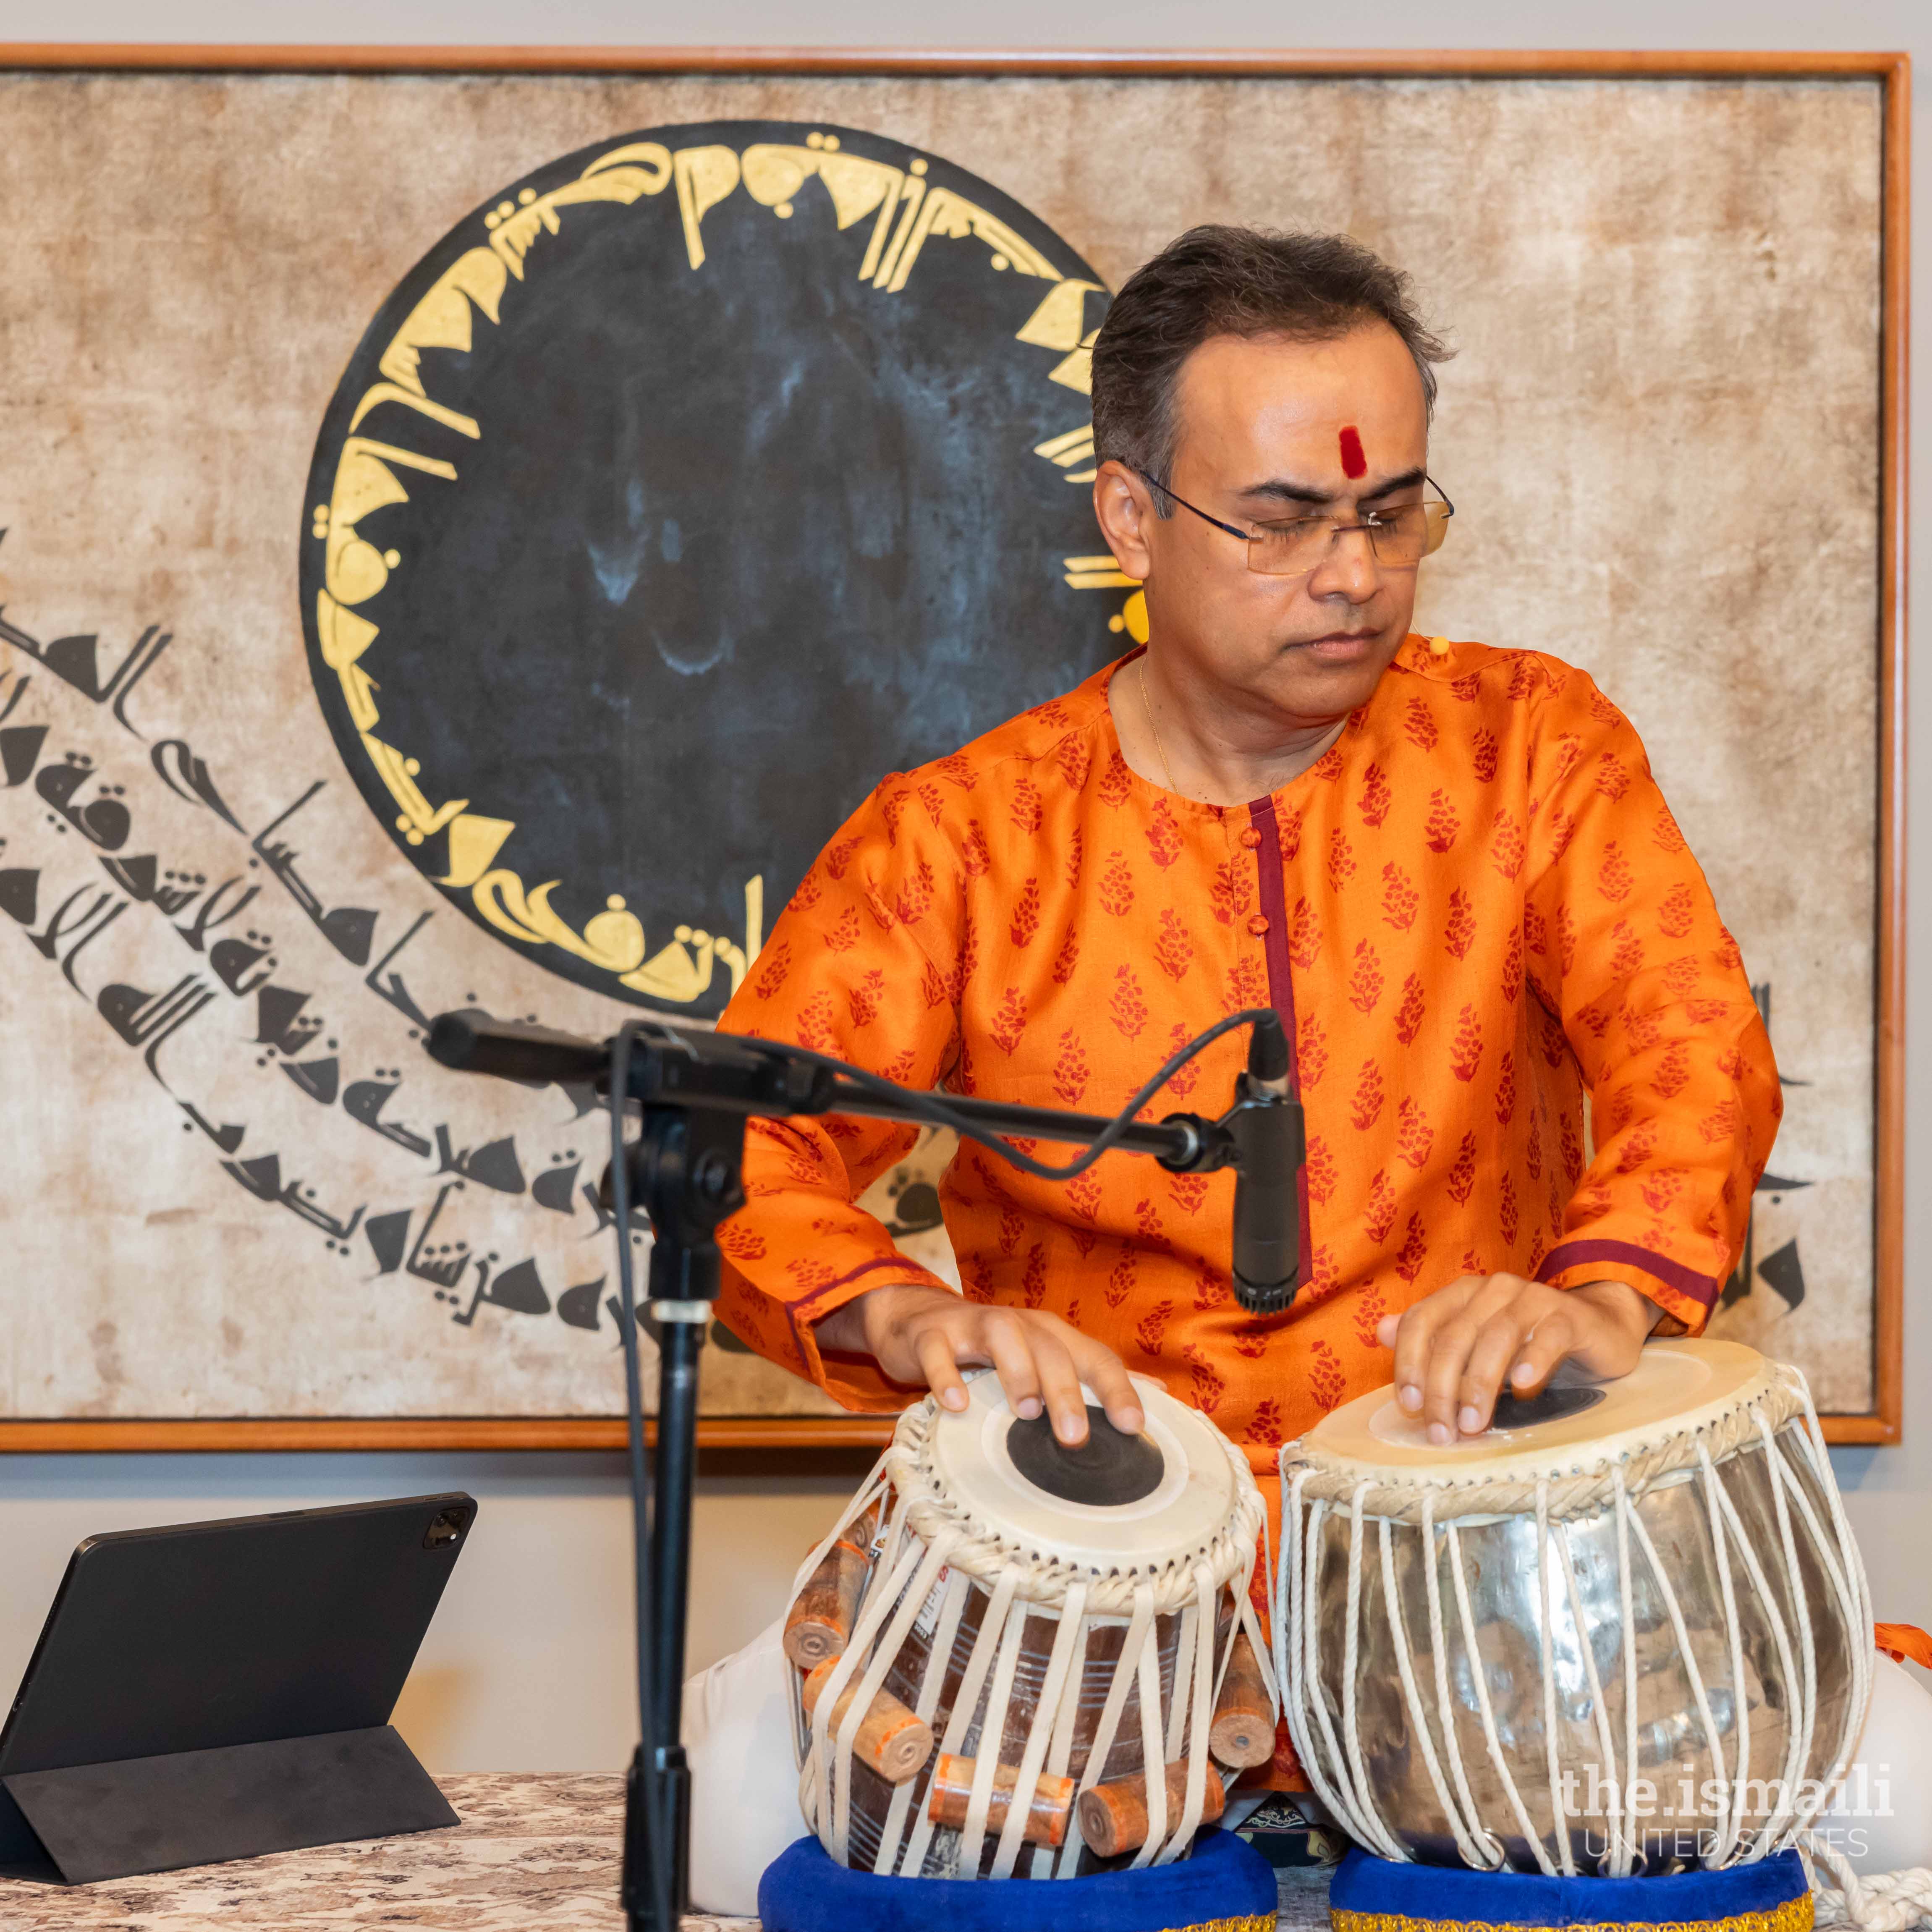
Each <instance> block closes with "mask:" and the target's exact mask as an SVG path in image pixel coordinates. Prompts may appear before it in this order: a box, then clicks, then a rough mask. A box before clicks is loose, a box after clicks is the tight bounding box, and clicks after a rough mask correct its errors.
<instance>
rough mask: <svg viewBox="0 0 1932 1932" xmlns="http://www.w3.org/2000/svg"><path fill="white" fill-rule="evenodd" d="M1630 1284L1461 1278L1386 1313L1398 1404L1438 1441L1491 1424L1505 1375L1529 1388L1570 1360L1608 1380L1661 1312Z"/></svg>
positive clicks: (1522, 1390) (1626, 1364)
mask: <svg viewBox="0 0 1932 1932" xmlns="http://www.w3.org/2000/svg"><path fill="white" fill-rule="evenodd" d="M1662 1312H1663V1311H1662V1310H1660V1309H1659V1308H1658V1307H1657V1305H1656V1304H1655V1303H1654V1302H1652V1301H1646V1299H1645V1298H1644V1297H1643V1295H1640V1294H1639V1293H1638V1292H1637V1290H1636V1289H1634V1288H1632V1287H1631V1286H1630V1285H1629V1283H1627V1282H1621V1281H1593V1282H1589V1283H1585V1284H1584V1285H1583V1286H1581V1287H1579V1288H1551V1287H1550V1286H1547V1284H1546V1283H1542V1282H1539V1281H1526V1280H1524V1279H1523V1277H1522V1276H1521V1275H1517V1274H1466V1275H1464V1276H1463V1277H1462V1279H1461V1280H1460V1281H1452V1282H1451V1283H1450V1284H1449V1286H1448V1287H1447V1288H1442V1289H1437V1290H1436V1292H1435V1293H1434V1294H1433V1295H1429V1296H1427V1297H1426V1298H1424V1300H1422V1301H1418V1303H1417V1304H1415V1307H1413V1308H1412V1309H1410V1310H1409V1311H1408V1312H1407V1313H1406V1314H1403V1315H1400V1316H1397V1315H1389V1316H1384V1317H1383V1318H1382V1322H1381V1323H1380V1324H1379V1326H1378V1327H1377V1328H1376V1340H1378V1341H1379V1342H1380V1343H1382V1346H1383V1347H1384V1348H1385V1349H1394V1351H1395V1390H1396V1400H1397V1401H1398V1402H1400V1403H1401V1404H1402V1406H1403V1408H1404V1409H1406V1410H1407V1411H1408V1412H1409V1414H1410V1415H1416V1416H1419V1417H1421V1418H1422V1420H1423V1421H1426V1422H1427V1424H1428V1425H1429V1439H1430V1442H1434V1443H1436V1444H1439V1445H1442V1444H1446V1443H1450V1442H1454V1441H1455V1440H1456V1439H1457V1436H1458V1435H1459V1434H1460V1435H1463V1436H1476V1435H1480V1434H1481V1432H1482V1431H1483V1430H1485V1429H1487V1428H1488V1427H1489V1426H1490V1415H1491V1414H1492V1412H1493V1411H1494V1409H1495V1408H1496V1395H1497V1392H1498V1391H1499V1390H1500V1389H1501V1388H1502V1386H1503V1381H1504V1378H1505V1376H1508V1380H1509V1385H1510V1388H1511V1391H1513V1392H1514V1394H1517V1395H1529V1394H1534V1393H1535V1391H1537V1390H1538V1389H1540V1388H1542V1387H1543V1385H1544V1383H1545V1382H1547V1381H1549V1379H1550V1376H1552V1375H1553V1374H1554V1373H1556V1368H1557V1367H1558V1365H1559V1364H1560V1363H1562V1362H1565V1361H1574V1363H1576V1364H1577V1366H1578V1367H1580V1368H1581V1369H1583V1370H1585V1371H1586V1373H1589V1374H1590V1375H1592V1376H1598V1377H1600V1378H1601V1379H1604V1380H1605V1381H1610V1380H1613V1379H1615V1378H1616V1377H1617V1376H1627V1375H1628V1374H1629V1373H1630V1372H1631V1370H1633V1369H1634V1368H1635V1367H1637V1357H1638V1356H1639V1355H1640V1354H1641V1353H1642V1352H1643V1344H1644V1339H1645V1337H1646V1336H1648V1335H1649V1333H1650V1331H1651V1330H1652V1328H1655V1326H1656V1325H1657V1322H1658V1317H1659V1316H1660V1315H1661V1313H1662Z"/></svg>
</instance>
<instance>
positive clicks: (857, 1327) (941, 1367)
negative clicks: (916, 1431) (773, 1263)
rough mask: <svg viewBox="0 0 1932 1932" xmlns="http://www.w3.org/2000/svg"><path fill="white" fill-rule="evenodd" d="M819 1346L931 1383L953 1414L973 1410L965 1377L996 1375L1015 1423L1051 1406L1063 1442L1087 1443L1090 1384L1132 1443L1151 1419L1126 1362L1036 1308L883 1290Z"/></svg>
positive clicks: (825, 1331)
mask: <svg viewBox="0 0 1932 1932" xmlns="http://www.w3.org/2000/svg"><path fill="white" fill-rule="evenodd" d="M816 1332H817V1337H818V1346H820V1348H821V1349H835V1350H838V1351H839V1352H842V1353H844V1354H847V1355H870V1356H871V1358H873V1359H874V1361H876V1362H877V1364H878V1365H879V1367H880V1370H881V1371H882V1372H883V1373H884V1375H885V1376H886V1377H887V1378H888V1379H889V1380H891V1381H892V1382H907V1383H910V1384H912V1385H913V1386H915V1387H916V1386H917V1385H919V1383H922V1382H923V1383H924V1384H925V1385H926V1387H927V1388H929V1389H931V1390H932V1392H933V1394H935V1395H936V1396H938V1398H939V1400H940V1403H941V1406H943V1407H944V1408H947V1409H953V1410H956V1411H957V1410H959V1409H964V1408H965V1406H966V1385H965V1382H964V1381H963V1380H962V1379H961V1377H960V1374H959V1371H960V1370H962V1368H992V1369H993V1370H997V1371H998V1375H999V1378H1000V1386H1001V1388H1004V1390H1005V1391H1006V1392H1007V1401H1008V1402H1009V1403H1011V1404H1012V1406H1013V1413H1014V1414H1015V1415H1018V1416H1021V1417H1024V1418H1027V1419H1028V1420H1029V1421H1030V1420H1031V1418H1033V1417H1034V1416H1036V1415H1039V1414H1040V1409H1041V1406H1042V1405H1043V1404H1044V1405H1045V1407H1046V1412H1047V1414H1048V1415H1049V1416H1050V1417H1051V1418H1052V1423H1053V1433H1054V1434H1055V1435H1056V1436H1058V1437H1059V1439H1061V1442H1064V1443H1067V1444H1068V1445H1076V1446H1077V1445H1079V1444H1080V1443H1082V1442H1085V1441H1086V1439H1087V1403H1086V1398H1085V1397H1084V1396H1082V1394H1081V1393H1080V1385H1081V1384H1082V1382H1085V1384H1086V1385H1087V1387H1088V1388H1090V1389H1091V1390H1092V1391H1094V1394H1095V1395H1096V1396H1097V1397H1098V1398H1099V1399H1100V1406H1101V1407H1102V1408H1103V1409H1105V1410H1106V1414H1107V1420H1108V1421H1109V1422H1111V1423H1112V1424H1113V1425H1114V1427H1115V1428H1116V1429H1118V1430H1121V1431H1123V1432H1124V1433H1126V1434H1127V1435H1130V1436H1133V1435H1138V1434H1139V1433H1140V1430H1141V1428H1142V1425H1143V1424H1144V1423H1145V1420H1146V1418H1145V1417H1144V1416H1143V1415H1142V1412H1141V1404H1140V1398H1139V1397H1138V1396H1137V1395H1136V1394H1135V1393H1134V1386H1133V1383H1132V1382H1130V1381H1129V1380H1128V1379H1127V1370H1126V1369H1125V1368H1124V1367H1123V1366H1122V1365H1121V1358H1120V1357H1119V1356H1118V1355H1115V1353H1114V1352H1113V1350H1112V1349H1110V1348H1109V1347H1108V1346H1106V1343H1102V1342H1097V1341H1095V1340H1094V1339H1093V1338H1092V1337H1091V1336H1088V1335H1083V1334H1081V1332H1080V1331H1079V1329H1077V1328H1073V1327H1070V1325H1068V1324H1067V1323H1066V1322H1063V1321H1061V1319H1060V1317H1059V1316H1057V1315H1049V1314H1047V1313H1046V1312H1045V1311H1044V1310H1040V1309H1034V1308H1004V1307H1000V1306H998V1304H991V1305H989V1304H986V1303H984V1302H978V1301H967V1300H966V1299H965V1297H964V1296H962V1295H954V1294H952V1293H951V1292H949V1291H948V1290H947V1289H941V1288H918V1287H913V1286H910V1285H903V1286H898V1287H895V1288H875V1289H871V1290H870V1291H869V1292H868V1293H866V1294H864V1295H858V1296H856V1297H855V1298H853V1300H852V1301H848V1302H847V1303H846V1304H845V1305H844V1307H842V1308H837V1309H835V1310H833V1311H832V1313H830V1314H829V1315H828V1316H826V1318H825V1319H824V1320H823V1321H822V1322H820V1323H819V1324H818V1325H817V1331H816Z"/></svg>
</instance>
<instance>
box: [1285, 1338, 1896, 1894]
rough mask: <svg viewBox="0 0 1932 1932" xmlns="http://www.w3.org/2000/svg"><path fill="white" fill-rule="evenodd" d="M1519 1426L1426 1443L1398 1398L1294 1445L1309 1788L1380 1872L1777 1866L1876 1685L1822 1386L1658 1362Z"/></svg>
mask: <svg viewBox="0 0 1932 1932" xmlns="http://www.w3.org/2000/svg"><path fill="white" fill-rule="evenodd" d="M1512 1411H1514V1413H1511V1412H1512ZM1499 1424H1501V1425H1502V1426H1499V1427H1495V1428H1493V1429H1491V1430H1490V1431H1488V1432H1487V1433H1485V1434H1484V1436H1481V1437H1479V1438H1478V1439H1474V1440H1472V1441H1469V1442H1463V1443H1460V1444H1457V1445H1454V1446H1452V1447H1450V1448H1437V1447H1434V1446H1433V1445H1430V1442H1428V1440H1427V1436H1426V1433H1425V1432H1424V1428H1423V1426H1422V1425H1421V1424H1420V1423H1419V1422H1418V1421H1415V1420H1414V1419H1413V1418H1411V1417H1409V1416H1408V1415H1406V1414H1405V1413H1404V1412H1403V1410H1402V1409H1401V1408H1400V1406H1398V1405H1397V1403H1396V1401H1395V1400H1394V1391H1393V1390H1391V1389H1382V1390H1379V1391H1376V1392H1375V1393H1373V1394H1370V1395H1367V1396H1364V1397H1361V1399H1360V1400H1358V1401H1355V1402H1352V1403H1349V1404H1347V1405H1346V1406H1344V1407H1343V1408H1341V1409H1337V1410H1336V1411H1335V1412H1334V1413H1333V1414H1332V1415H1329V1416H1328V1417H1326V1418H1324V1419H1323V1421H1322V1422H1321V1423H1319V1424H1318V1425H1317V1426H1316V1427H1315V1428H1314V1429H1313V1430H1311V1431H1310V1433H1309V1434H1308V1435H1307V1436H1305V1437H1304V1438H1303V1439H1301V1441H1299V1442H1292V1443H1290V1444H1289V1445H1287V1447H1286V1448H1284V1449H1283V1451H1282V1453H1281V1472H1282V1508H1283V1541H1282V1551H1281V1560H1280V1568H1279V1570H1278V1573H1277V1577H1276V1579H1275V1582H1274V1604H1273V1610H1274V1639H1275V1643H1276V1646H1277V1649H1276V1666H1277V1671H1278V1673H1280V1675H1281V1676H1282V1678H1283V1682H1284V1685H1285V1687H1286V1688H1285V1691H1284V1697H1285V1700H1286V1705H1287V1709H1288V1721H1289V1731H1290V1733H1291V1735H1292V1737H1293V1739H1294V1740H1295V1748H1296V1750H1297V1751H1298V1752H1299V1753H1300V1754H1301V1761H1302V1763H1303V1765H1304V1767H1305V1768H1306V1769H1307V1772H1308V1775H1309V1778H1310V1782H1311V1783H1312V1784H1313V1786H1314V1787H1315V1789H1316V1792H1317V1793H1318V1794H1319V1796H1321V1797H1322V1799H1323V1800H1324V1801H1325V1802H1326V1803H1327V1804H1328V1805H1329V1806H1330V1807H1331V1809H1332V1810H1333V1811H1334V1813H1335V1814H1336V1817H1337V1820H1338V1822H1340V1823H1341V1824H1342V1825H1343V1827H1344V1828H1345V1829H1346V1830H1347V1831H1348V1832H1350V1834H1351V1835H1353V1836H1354V1837H1355V1838H1356V1839H1357V1840H1358V1841H1360V1842H1361V1843H1362V1844H1363V1845H1364V1846H1367V1848H1368V1849H1370V1851H1372V1852H1376V1853H1378V1854H1379V1855H1381V1856H1382V1857H1385V1858H1397V1859H1410V1858H1414V1859H1420V1860H1422V1861H1427V1862H1432V1863H1436V1864H1456V1863H1460V1864H1468V1865H1471V1866H1474V1867H1478V1868H1484V1867H1488V1868H1497V1867H1502V1866H1504V1865H1508V1866H1510V1867H1514V1869H1516V1870H1520V1871H1542V1872H1544V1873H1562V1874H1565V1875H1568V1874H1572V1873H1604V1874H1607V1875H1610V1876H1628V1875H1629V1874H1631V1873H1634V1872H1640V1871H1643V1870H1674V1869H1681V1868H1683V1867H1687V1866H1691V1865H1699V1864H1701V1865H1705V1866H1712V1867H1719V1866H1724V1865H1729V1864H1741V1863H1745V1862H1750V1861H1755V1860H1757V1859H1759V1858H1763V1857H1765V1856H1766V1855H1769V1854H1770V1853H1771V1852H1775V1851H1778V1850H1780V1849H1783V1848H1784V1846H1787V1845H1788V1844H1789V1843H1791V1841H1793V1838H1795V1837H1796V1835H1797V1834H1798V1832H1800V1831H1801V1830H1802V1829H1805V1827H1806V1826H1808V1825H1809V1823H1811V1820H1812V1819H1813V1817H1815V1816H1816V1815H1817V1813H1818V1811H1820V1809H1821V1808H1823V1807H1824V1805H1826V1804H1827V1803H1828V1802H1829V1787H1831V1786H1832V1784H1835V1783H1836V1782H1837V1781H1838V1778H1840V1777H1841V1775H1843V1769H1844V1767H1845V1765H1846V1762H1847V1761H1848V1760H1849V1757H1850V1755H1851V1753H1852V1750H1853V1748H1854V1747H1855V1744H1856V1742H1857V1739H1858V1733H1859V1731H1860V1730H1861V1727H1862V1724H1863V1722H1864V1709H1865V1705H1866V1703H1867V1699H1868V1698H1869V1697H1870V1682H1871V1674H1872V1663H1871V1659H1872V1654H1873V1653H1872V1622H1871V1613H1870V1600H1869V1598H1868V1596H1867V1590H1866V1584H1865V1578H1864V1567H1863V1565H1862V1564H1861V1562H1860V1560H1859V1557H1858V1549H1857V1546H1856V1545H1855V1544H1854V1542H1853V1541H1852V1536H1851V1533H1850V1531H1849V1528H1848V1527H1847V1526H1846V1521H1845V1517H1844V1511H1843V1506H1842V1505H1841V1502H1840V1500H1839V1497H1838V1487H1837V1485H1836V1484H1835V1482H1834V1481H1833V1480H1832V1471H1831V1466H1830V1464H1829V1461H1828V1460H1826V1453H1825V1446H1824V1442H1823V1436H1822V1434H1821V1433H1820V1430H1819V1428H1818V1424H1817V1415H1816V1414H1815V1413H1814V1411H1813V1409H1812V1407H1811V1397H1810V1394H1809V1393H1808V1391H1807V1389H1806V1388H1805V1382H1804V1379H1803V1377H1802V1376H1800V1375H1799V1373H1798V1372H1797V1371H1796V1370H1794V1369H1790V1368H1787V1367H1784V1366H1782V1365H1781V1364H1775V1363H1772V1362H1769V1361H1766V1360H1765V1359H1764V1358H1763V1357H1762V1356H1760V1355H1758V1354H1757V1352H1755V1351H1754V1350H1752V1349H1747V1348H1744V1347H1742V1346H1739V1345H1738V1344H1736V1343H1729V1342H1692V1341H1685V1340H1676V1341H1664V1342H1658V1343H1652V1344H1651V1345H1650V1346H1648V1347H1647V1348H1646V1349H1645V1350H1644V1352H1643V1357H1642V1359H1641V1361H1640V1364H1639V1366H1638V1367H1637V1370H1635V1372H1634V1373H1632V1374H1631V1375H1630V1376H1627V1377H1625V1378H1624V1379H1622V1380H1621V1381H1619V1382H1612V1383H1609V1384H1607V1385H1594V1386H1592V1385H1568V1386H1565V1385H1562V1384H1561V1383H1559V1384H1553V1385H1552V1386H1551V1387H1550V1388H1549V1389H1548V1390H1547V1391H1544V1394H1542V1395H1541V1396H1540V1397H1535V1398H1532V1399H1529V1400H1527V1401H1525V1402H1523V1403H1513V1402H1511V1401H1510V1400H1505V1402H1503V1403H1501V1404H1499Z"/></svg>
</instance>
